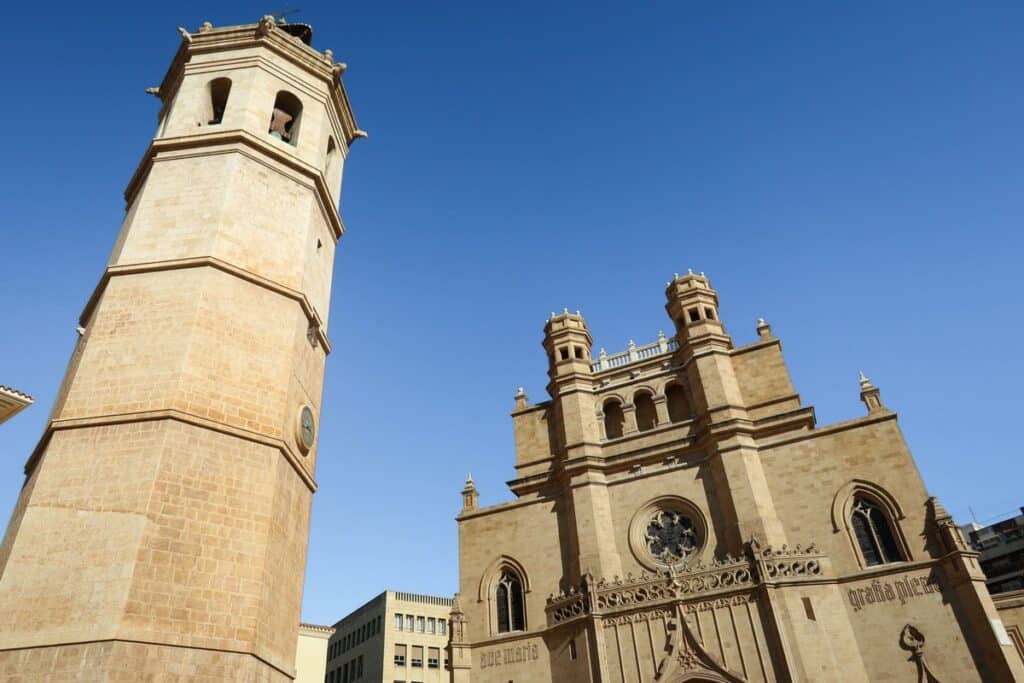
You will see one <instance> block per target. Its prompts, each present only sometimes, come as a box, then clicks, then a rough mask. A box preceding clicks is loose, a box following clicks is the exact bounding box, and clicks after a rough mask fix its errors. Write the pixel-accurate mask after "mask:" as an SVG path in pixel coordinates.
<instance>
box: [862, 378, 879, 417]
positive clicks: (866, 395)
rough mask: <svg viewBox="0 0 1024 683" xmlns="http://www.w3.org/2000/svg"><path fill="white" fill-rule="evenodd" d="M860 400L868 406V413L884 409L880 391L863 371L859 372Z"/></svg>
mask: <svg viewBox="0 0 1024 683" xmlns="http://www.w3.org/2000/svg"><path fill="white" fill-rule="evenodd" d="M860 400H862V401H864V405H866V406H867V407H868V414H871V413H877V412H880V411H883V410H885V406H884V405H882V392H881V391H879V390H878V387H876V386H875V385H874V384H872V383H871V380H870V379H868V378H867V375H865V374H864V373H863V372H862V373H860Z"/></svg>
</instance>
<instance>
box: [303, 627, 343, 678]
mask: <svg viewBox="0 0 1024 683" xmlns="http://www.w3.org/2000/svg"><path fill="white" fill-rule="evenodd" d="M333 634H334V627H332V626H320V625H318V624H299V640H298V644H297V645H296V647H295V683H323V681H324V678H325V677H326V675H327V643H328V641H330V639H331V636H332V635H333Z"/></svg>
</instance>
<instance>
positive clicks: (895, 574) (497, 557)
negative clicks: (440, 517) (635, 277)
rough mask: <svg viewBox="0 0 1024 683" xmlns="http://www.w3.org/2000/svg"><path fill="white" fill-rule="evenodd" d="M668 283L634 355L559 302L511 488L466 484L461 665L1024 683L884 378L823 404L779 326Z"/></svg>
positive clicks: (517, 422)
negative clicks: (822, 415)
mask: <svg viewBox="0 0 1024 683" xmlns="http://www.w3.org/2000/svg"><path fill="white" fill-rule="evenodd" d="M665 293H666V296H667V300H668V301H667V305H666V309H667V311H668V315H669V318H670V320H671V321H672V323H673V325H674V329H675V333H674V335H672V336H667V335H660V336H659V338H658V340H657V341H656V342H654V343H652V344H648V345H644V346H636V345H634V344H632V343H631V344H630V348H629V349H628V350H627V351H625V352H623V353H620V354H614V355H607V354H605V353H604V352H603V351H602V352H601V353H600V354H599V355H598V356H597V358H596V359H593V358H592V352H591V346H592V340H591V335H590V331H589V329H588V326H587V323H586V322H585V320H584V319H583V317H582V316H581V315H580V314H579V312H576V313H570V312H569V311H564V312H563V313H562V314H560V315H555V314H552V317H551V319H550V320H548V322H547V325H546V326H545V329H544V349H545V351H546V353H547V357H548V376H549V379H550V381H549V383H548V385H547V390H548V394H549V396H550V400H545V401H542V402H540V403H536V404H531V403H530V402H529V400H528V399H527V397H526V395H525V393H524V392H523V391H522V390H520V391H519V393H518V394H517V395H516V398H515V409H514V411H513V413H512V420H513V427H514V432H515V445H516V462H515V469H516V477H515V479H513V480H512V481H511V482H509V487H510V489H511V490H512V492H513V493H514V494H515V496H516V498H515V500H513V501H512V502H508V503H503V504H499V505H494V506H491V507H486V508H481V507H479V502H478V500H479V497H478V492H477V490H476V486H475V485H474V483H473V482H472V480H471V479H470V480H468V481H467V483H466V486H465V488H464V489H463V491H462V498H463V506H462V512H461V513H460V514H459V515H458V517H457V520H458V528H459V569H460V579H459V581H460V586H459V593H458V595H457V596H456V605H455V607H454V608H453V610H452V614H451V622H452V623H451V630H452V638H451V644H450V651H451V655H450V658H451V666H452V681H453V682H454V683H469V682H472V683H510V682H514V683H543V682H550V681H601V682H603V683H620V682H621V683H627V682H628V683H640V682H645V683H646V682H651V681H659V682H666V683H680V682H682V681H731V682H739V681H759V682H762V681H844V682H858V681H859V682H867V681H878V680H908V681H909V680H921V681H924V680H929V681H931V680H941V681H958V682H967V681H986V682H995V681H1000V682H1003V681H1024V662H1022V660H1021V657H1020V655H1019V654H1018V652H1017V650H1016V649H1015V647H1014V644H1013V641H1012V639H1011V638H1010V637H1009V636H1008V635H1007V629H1006V628H1005V625H1004V623H1003V622H1002V620H1001V618H1000V616H999V614H997V612H996V608H995V607H994V605H993V601H992V598H991V597H990V596H989V594H988V591H987V590H986V589H985V577H984V574H983V573H982V572H981V569H980V567H979V564H978V553H977V552H976V551H974V550H973V549H972V548H970V547H969V546H968V545H967V544H966V543H965V541H964V538H963V535H962V533H961V532H960V529H959V528H958V527H957V526H956V524H955V523H954V522H953V520H952V519H951V518H950V516H949V515H948V514H947V513H946V511H945V510H944V509H943V508H942V506H941V505H940V504H939V502H938V501H937V500H936V499H935V498H933V497H931V496H929V494H928V491H927V490H926V488H925V485H924V482H923V481H922V480H921V476H920V474H919V473H918V470H917V468H916V466H915V464H914V460H913V458H912V457H911V454H910V452H909V450H908V448H907V445H906V443H905V442H904V439H903V436H902V434H901V433H900V429H899V426H898V423H897V419H896V414H895V413H894V412H892V411H891V410H889V409H888V408H887V407H886V406H885V405H884V404H883V402H882V399H881V394H880V391H879V390H878V388H877V387H875V386H874V385H873V384H872V383H871V382H870V381H869V380H868V379H867V378H866V377H864V376H863V375H862V376H861V380H860V398H861V400H862V401H863V402H864V403H865V405H866V407H867V414H866V415H864V416H862V417H859V418H855V419H851V420H848V421H845V422H841V423H838V424H833V425H827V426H821V425H818V424H817V423H816V421H815V417H814V410H813V408H811V407H809V406H806V405H804V404H803V402H802V401H801V398H800V396H799V395H798V394H797V392H796V389H795V388H794V386H793V384H792V381H791V379H790V376H789V373H788V371H787V369H786V365H785V362H784V361H783V357H782V343H781V341H780V340H779V339H778V338H777V337H776V336H774V335H773V334H772V330H771V327H770V326H769V325H768V324H767V323H765V322H764V321H763V320H762V321H759V324H758V325H757V338H756V340H755V341H753V342H752V343H749V344H746V345H743V346H736V345H734V343H733V340H732V338H731V337H730V336H729V334H728V333H727V332H726V330H725V328H724V326H723V324H722V321H721V319H720V317H719V313H718V311H719V306H718V296H717V294H716V292H715V291H714V290H713V289H712V288H711V284H710V282H709V280H708V278H707V277H705V276H704V275H703V274H700V275H696V274H693V273H690V274H687V275H683V276H678V275H677V276H676V277H675V278H674V279H673V280H672V281H671V282H670V283H668V286H667V289H666V292H665ZM1006 607H1007V609H1006V611H1005V614H1006V616H1007V618H1011V619H1012V620H1014V621H1017V620H1018V619H1019V617H1020V613H1019V611H1017V612H1015V611H1014V608H1013V606H1012V605H1009V604H1007V606H1006ZM1017 623H1019V621H1017Z"/></svg>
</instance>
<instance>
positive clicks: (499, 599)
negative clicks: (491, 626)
mask: <svg viewBox="0 0 1024 683" xmlns="http://www.w3.org/2000/svg"><path fill="white" fill-rule="evenodd" d="M494 602H495V606H496V609H497V617H498V619H497V621H498V633H509V632H510V631H524V630H526V611H525V610H524V609H523V582H522V581H521V580H520V579H519V577H518V576H516V575H515V574H514V573H513V572H512V571H510V570H508V569H505V570H503V571H502V572H501V578H500V579H499V580H498V587H497V588H496V589H495V594H494Z"/></svg>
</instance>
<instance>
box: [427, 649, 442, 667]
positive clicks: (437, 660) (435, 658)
mask: <svg viewBox="0 0 1024 683" xmlns="http://www.w3.org/2000/svg"><path fill="white" fill-rule="evenodd" d="M440 667H441V650H440V648H436V647H432V648H430V649H429V650H427V668H428V669H438V668H440Z"/></svg>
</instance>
